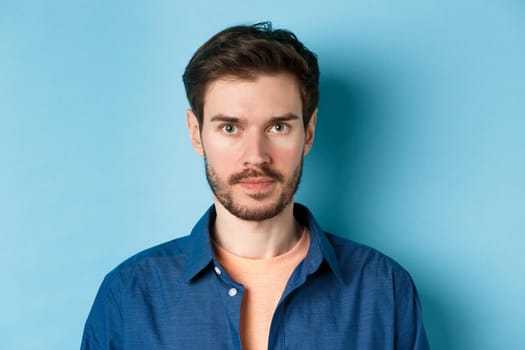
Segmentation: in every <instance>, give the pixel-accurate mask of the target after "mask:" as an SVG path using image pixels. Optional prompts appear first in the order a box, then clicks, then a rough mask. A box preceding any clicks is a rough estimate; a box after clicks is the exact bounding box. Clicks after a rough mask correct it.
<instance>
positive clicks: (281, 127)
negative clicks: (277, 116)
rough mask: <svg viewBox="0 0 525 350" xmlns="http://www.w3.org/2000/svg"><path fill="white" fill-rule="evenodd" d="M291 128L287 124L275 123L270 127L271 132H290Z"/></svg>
mask: <svg viewBox="0 0 525 350" xmlns="http://www.w3.org/2000/svg"><path fill="white" fill-rule="evenodd" d="M289 129H290V128H289V127H288V125H286V124H274V125H272V126H271V127H270V132H275V133H285V132H288V130H289Z"/></svg>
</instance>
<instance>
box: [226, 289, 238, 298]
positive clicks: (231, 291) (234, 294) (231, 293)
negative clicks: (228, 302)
mask: <svg viewBox="0 0 525 350" xmlns="http://www.w3.org/2000/svg"><path fill="white" fill-rule="evenodd" d="M228 295H229V296H231V297H234V296H236V295H237V289H235V288H230V290H229V291H228Z"/></svg>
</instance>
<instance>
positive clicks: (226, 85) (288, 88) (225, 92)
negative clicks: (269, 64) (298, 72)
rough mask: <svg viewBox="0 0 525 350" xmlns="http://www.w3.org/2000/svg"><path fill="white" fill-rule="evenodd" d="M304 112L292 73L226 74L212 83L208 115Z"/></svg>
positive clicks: (206, 103) (206, 99)
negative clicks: (241, 76) (236, 75)
mask: <svg viewBox="0 0 525 350" xmlns="http://www.w3.org/2000/svg"><path fill="white" fill-rule="evenodd" d="M288 113H293V114H296V115H302V103H301V94H300V90H299V84H298V83H297V80H296V78H295V77H294V76H292V75H291V74H288V73H279V74H272V75H266V74H263V75H258V76H257V77H256V78H255V79H242V78H238V77H232V76H225V77H222V78H220V79H217V80H214V81H212V82H211V83H209V84H208V86H207V89H206V91H205V95H204V109H203V114H204V119H205V120H207V119H209V118H211V117H212V116H214V115H217V114H223V115H228V116H232V117H245V118H247V117H253V116H261V117H263V116H267V117H270V116H275V115H284V114H288Z"/></svg>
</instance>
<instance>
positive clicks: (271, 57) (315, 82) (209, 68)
mask: <svg viewBox="0 0 525 350" xmlns="http://www.w3.org/2000/svg"><path fill="white" fill-rule="evenodd" d="M281 72H286V73H290V74H292V75H293V76H294V77H295V78H296V79H297V82H298V84H299V87H300V94H301V101H302V106H303V108H302V109H303V122H304V125H305V127H306V125H307V124H308V122H309V121H310V118H311V116H312V114H313V112H314V111H315V109H316V108H317V104H318V102H319V66H318V64H317V57H316V55H315V54H314V53H313V52H311V51H310V50H308V49H307V48H306V47H305V46H304V45H303V44H302V43H301V42H300V41H299V40H298V39H297V37H296V36H295V34H293V33H292V32H290V31H288V30H283V29H277V30H272V23H271V22H263V23H257V24H254V25H252V26H244V25H243V26H235V27H231V28H228V29H225V30H223V31H221V32H219V33H217V34H215V35H214V36H213V37H212V38H211V39H209V40H208V41H207V42H206V43H204V45H202V46H201V47H200V48H199V49H198V50H197V52H195V54H194V55H193V57H192V58H191V60H190V62H189V63H188V65H187V66H186V70H185V71H184V75H183V77H182V79H183V81H184V87H185V89H186V96H187V97H188V101H189V103H190V106H191V108H192V110H193V112H194V113H195V115H196V116H197V119H198V121H199V125H201V127H202V119H203V115H202V114H203V108H204V95H205V92H206V88H207V86H208V84H209V83H210V82H212V81H214V80H217V79H219V78H221V77H224V76H234V77H238V78H241V79H248V80H253V79H256V78H257V76H258V75H260V74H275V73H281Z"/></svg>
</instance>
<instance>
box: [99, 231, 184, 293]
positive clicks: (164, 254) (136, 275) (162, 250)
mask: <svg viewBox="0 0 525 350" xmlns="http://www.w3.org/2000/svg"><path fill="white" fill-rule="evenodd" d="M189 238H190V236H183V237H180V238H176V239H173V240H171V241H168V242H164V243H162V244H159V245H156V246H153V247H151V248H148V249H145V250H143V251H141V252H139V253H137V254H135V255H133V256H131V257H130V258H128V259H126V260H124V261H123V262H121V263H120V264H119V265H118V266H117V267H115V268H114V269H113V270H111V271H110V272H109V273H108V274H107V275H106V277H105V279H104V283H105V284H109V286H115V285H117V284H118V285H122V284H129V283H136V282H138V281H140V280H143V279H145V278H147V277H149V276H151V275H155V274H161V275H164V274H165V273H167V272H169V273H170V274H172V275H174V276H176V275H178V274H180V275H182V273H183V267H184V263H185V260H186V257H187V254H188V253H187V251H188V243H189Z"/></svg>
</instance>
